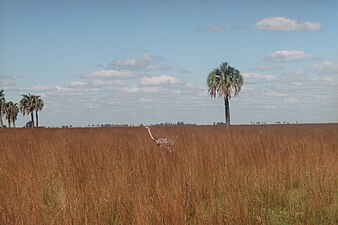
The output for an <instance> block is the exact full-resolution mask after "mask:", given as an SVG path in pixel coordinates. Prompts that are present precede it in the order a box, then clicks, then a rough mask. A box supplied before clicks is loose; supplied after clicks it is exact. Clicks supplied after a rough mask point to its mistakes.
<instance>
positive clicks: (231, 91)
mask: <svg viewBox="0 0 338 225" xmlns="http://www.w3.org/2000/svg"><path fill="white" fill-rule="evenodd" d="M243 83H244V79H243V76H242V75H241V73H240V72H239V70H237V69H236V68H235V67H231V66H229V65H228V63H226V62H225V63H222V64H221V65H220V67H219V68H217V69H214V70H213V71H211V72H210V73H209V76H208V79H207V84H208V87H209V90H208V93H209V95H210V96H211V97H214V98H215V97H216V94H217V93H218V95H219V97H223V98H224V107H225V123H226V125H227V126H228V127H229V126H230V106H229V100H230V98H231V96H237V95H238V93H239V92H240V91H241V87H242V85H243Z"/></svg>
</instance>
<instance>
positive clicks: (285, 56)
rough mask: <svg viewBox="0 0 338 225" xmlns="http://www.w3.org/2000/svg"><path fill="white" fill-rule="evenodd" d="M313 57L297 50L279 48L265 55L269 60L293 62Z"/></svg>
mask: <svg viewBox="0 0 338 225" xmlns="http://www.w3.org/2000/svg"><path fill="white" fill-rule="evenodd" d="M310 59H313V57H312V56H311V55H308V54H305V53H304V52H302V51H299V50H281V51H275V52H272V53H270V55H268V56H267V57H266V60H267V61H269V62H294V61H305V60H310Z"/></svg>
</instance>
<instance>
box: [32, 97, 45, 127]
mask: <svg viewBox="0 0 338 225" xmlns="http://www.w3.org/2000/svg"><path fill="white" fill-rule="evenodd" d="M34 97H35V100H34V101H35V117H36V127H39V117H38V112H39V111H41V110H42V108H43V106H44V103H43V100H42V99H41V98H40V96H39V95H35V96H34Z"/></svg>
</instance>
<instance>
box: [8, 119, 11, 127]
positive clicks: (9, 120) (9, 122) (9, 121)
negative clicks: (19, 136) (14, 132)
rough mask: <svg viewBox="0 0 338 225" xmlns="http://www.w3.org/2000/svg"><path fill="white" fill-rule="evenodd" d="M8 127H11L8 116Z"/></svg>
mask: <svg viewBox="0 0 338 225" xmlns="http://www.w3.org/2000/svg"><path fill="white" fill-rule="evenodd" d="M8 128H11V118H8Z"/></svg>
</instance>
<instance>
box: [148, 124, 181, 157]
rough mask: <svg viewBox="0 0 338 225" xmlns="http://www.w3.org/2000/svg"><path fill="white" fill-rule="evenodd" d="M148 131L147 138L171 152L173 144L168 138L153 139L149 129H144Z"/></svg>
mask: <svg viewBox="0 0 338 225" xmlns="http://www.w3.org/2000/svg"><path fill="white" fill-rule="evenodd" d="M144 128H146V129H147V130H148V133H149V136H150V138H151V139H152V140H153V141H154V142H155V143H156V144H157V145H158V146H160V147H165V148H168V149H169V151H170V152H171V147H173V146H174V145H175V143H174V142H173V141H172V140H171V139H170V138H167V137H165V138H154V136H153V135H152V133H151V131H150V127H144Z"/></svg>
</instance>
